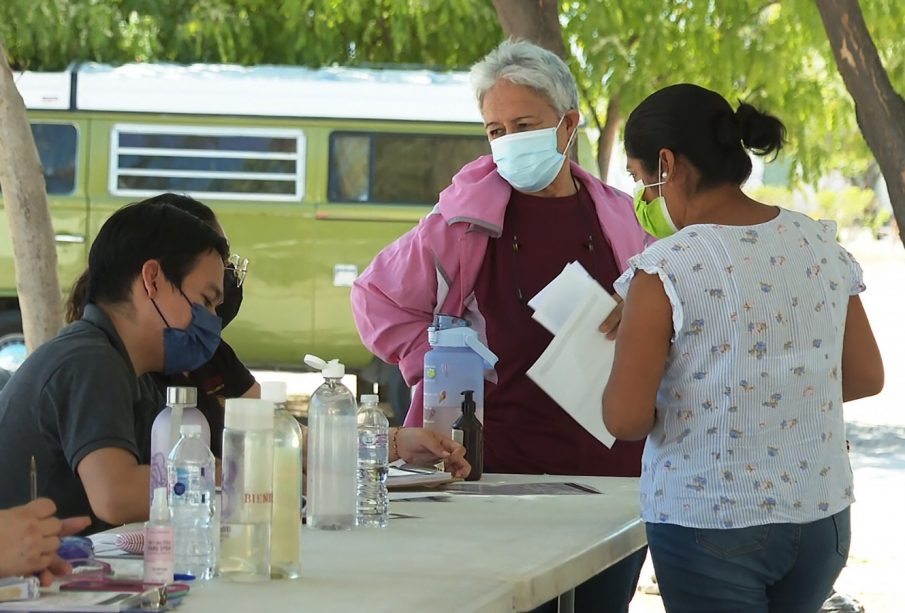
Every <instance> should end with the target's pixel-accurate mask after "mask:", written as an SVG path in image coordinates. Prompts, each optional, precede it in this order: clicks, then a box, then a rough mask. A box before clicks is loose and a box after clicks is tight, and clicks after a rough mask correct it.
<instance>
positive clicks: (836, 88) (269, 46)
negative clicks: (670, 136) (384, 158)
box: [0, 0, 905, 181]
mask: <svg viewBox="0 0 905 613" xmlns="http://www.w3.org/2000/svg"><path fill="white" fill-rule="evenodd" d="M559 1H560V20H561V23H562V24H563V28H564V36H565V38H566V42H567V47H568V48H569V49H570V50H571V51H572V53H573V56H574V57H573V58H572V60H571V62H572V67H573V70H574V72H575V74H576V76H577V78H578V81H579V84H580V86H581V88H582V90H583V91H584V92H585V93H586V97H587V99H588V100H591V101H593V102H592V105H593V107H594V110H596V111H597V112H598V113H599V116H600V117H601V118H602V117H603V114H604V113H605V109H606V105H607V102H608V100H609V99H610V98H611V97H613V96H615V97H616V98H617V100H618V103H619V109H620V112H621V114H622V116H623V118H624V117H625V116H627V115H628V113H629V112H630V111H631V109H632V108H634V107H635V106H636V105H637V104H638V103H639V102H640V101H641V100H642V99H643V98H644V97H645V96H646V95H648V94H649V93H651V92H652V91H654V90H655V89H658V88H660V87H663V86H665V85H668V84H671V83H677V82H683V81H686V82H694V83H698V84H700V85H703V86H705V87H709V88H711V89H714V90H716V91H718V92H720V93H721V94H723V95H725V96H726V97H727V98H728V99H729V100H730V101H733V102H734V101H737V100H745V101H747V102H750V103H752V104H754V105H755V106H758V107H759V108H762V109H763V110H765V111H767V112H770V113H773V114H775V115H777V116H778V117H779V118H780V119H782V120H783V121H784V122H785V124H786V126H787V128H788V130H789V134H788V135H789V144H788V148H787V150H786V156H787V157H788V158H790V159H794V160H796V164H794V165H792V166H791V167H790V169H791V172H792V174H793V175H794V178H797V179H804V180H806V181H810V180H812V179H814V178H815V177H817V176H819V175H820V174H822V173H824V172H825V171H826V170H828V169H840V170H842V172H843V173H844V174H846V175H847V176H859V175H863V174H865V173H866V171H867V168H868V165H869V163H870V162H871V160H872V156H871V155H870V152H869V150H868V149H867V146H866V144H865V143H864V140H863V138H862V137H861V134H860V131H859V130H858V126H857V123H856V120H855V113H854V105H853V103H852V101H851V98H850V97H849V95H848V93H847V91H846V90H845V87H844V85H843V83H842V80H841V78H840V77H839V75H838V73H837V70H836V67H835V63H834V60H833V57H832V53H831V49H830V47H829V44H828V42H827V40H826V35H825V33H824V29H823V25H822V23H821V21H820V17H819V14H818V12H817V10H816V8H815V6H814V4H813V0H782V1H781V2H780V1H779V0H733V1H732V2H715V1H714V0H681V1H679V0H646V1H645V2H636V1H632V0H559ZM861 5H862V9H863V11H864V14H865V19H866V21H867V24H868V27H869V28H870V30H871V34H872V35H873V37H874V41H875V42H876V43H877V46H878V48H879V51H880V56H881V57H882V59H883V60H884V63H885V66H886V68H887V71H888V73H889V77H890V80H891V81H892V84H893V86H894V87H897V88H899V90H900V91H902V89H903V88H905V37H903V36H902V24H903V23H905V2H902V1H901V0H863V1H862V2H861ZM502 36H503V34H502V30H501V28H500V25H499V22H498V19H497V15H496V12H495V10H494V8H493V5H492V3H491V2H490V1H489V0H3V2H0V39H3V40H4V41H5V44H6V45H7V50H8V53H9V55H10V57H11V59H12V60H13V62H14V63H15V64H17V65H18V67H20V68H22V67H27V68H29V69H32V70H59V69H62V68H65V67H66V66H67V65H68V64H70V63H71V62H73V61H85V60H95V61H102V62H109V63H120V62H130V61H172V62H180V63H192V62H228V63H239V64H293V65H304V66H328V65H334V64H338V65H350V66H355V65H381V64H395V65H399V64H408V65H417V66H426V67H435V68H467V67H468V66H469V65H471V64H472V63H473V62H475V61H476V60H477V59H479V58H480V57H482V56H483V55H484V54H485V53H487V52H488V51H489V50H490V49H492V48H493V47H494V46H495V45H496V44H497V43H498V42H499V41H500V40H501V39H502Z"/></svg>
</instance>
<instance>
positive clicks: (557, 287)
mask: <svg viewBox="0 0 905 613" xmlns="http://www.w3.org/2000/svg"><path fill="white" fill-rule="evenodd" d="M595 287H596V288H599V289H600V291H603V288H602V287H600V284H599V283H597V281H595V280H594V278H593V277H592V276H591V275H589V274H588V271H587V270H585V269H584V267H583V266H582V265H581V264H580V263H579V262H570V263H569V264H566V266H565V268H563V270H562V272H561V273H559V275H557V277H556V278H555V279H553V280H552V281H550V283H548V284H547V286H546V287H545V288H544V289H542V290H541V291H539V292H538V293H537V295H536V296H534V298H532V299H531V300H529V301H528V306H529V307H531V308H532V309H534V313H533V314H532V315H531V317H532V318H533V319H534V320H535V321H536V322H537V323H539V324H540V325H542V326H543V327H545V328H546V329H547V330H549V331H550V332H552V333H553V334H556V333H558V332H559V331H560V329H561V328H562V327H563V326H564V325H565V323H566V321H568V319H569V316H570V315H571V314H572V313H573V312H574V310H575V305H576V304H578V301H579V300H581V298H582V297H583V296H584V295H585V294H586V293H587V292H589V291H593V290H594V288H595ZM600 321H603V319H602V318H601V320H600Z"/></svg>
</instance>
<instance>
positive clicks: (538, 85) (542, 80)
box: [470, 40, 578, 115]
mask: <svg viewBox="0 0 905 613" xmlns="http://www.w3.org/2000/svg"><path fill="white" fill-rule="evenodd" d="M470 78H471V86H472V88H473V89H474V93H475V98H477V101H478V108H479V109H480V108H481V107H482V106H483V105H484V96H485V95H486V94H487V92H488V90H490V88H491V87H493V86H494V85H496V83H497V81H499V80H500V79H506V80H507V81H510V82H512V83H515V84H516V85H526V86H528V87H530V88H532V89H533V90H535V91H536V92H537V93H538V94H540V95H542V96H544V97H545V98H546V99H547V100H549V101H550V104H552V105H553V108H555V109H556V111H557V112H558V113H559V114H560V115H562V114H563V113H565V112H566V111H568V110H571V109H576V110H578V87H577V86H576V85H575V77H573V76H572V73H571V71H569V67H568V66H567V65H566V63H565V62H564V61H562V59H561V58H560V57H559V56H558V55H556V54H555V53H553V52H552V51H547V50H546V49H544V48H542V47H538V46H537V45H534V44H532V43H529V42H527V41H523V40H506V41H503V43H502V44H500V46H499V47H497V48H496V49H494V50H493V51H491V52H490V53H488V54H487V55H486V56H485V57H484V59H482V60H481V61H480V62H478V63H477V64H475V65H474V66H472V68H471V74H470Z"/></svg>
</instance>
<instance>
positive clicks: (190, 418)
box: [151, 386, 211, 498]
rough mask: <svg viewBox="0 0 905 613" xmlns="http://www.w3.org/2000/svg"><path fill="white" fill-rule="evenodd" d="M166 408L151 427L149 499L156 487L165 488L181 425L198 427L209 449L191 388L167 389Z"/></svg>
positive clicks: (208, 431) (208, 432)
mask: <svg viewBox="0 0 905 613" xmlns="http://www.w3.org/2000/svg"><path fill="white" fill-rule="evenodd" d="M166 398H167V399H166V406H165V407H164V408H163V410H162V411H160V413H158V414H157V417H156V418H154V425H153V426H151V498H153V497H154V490H155V489H156V488H158V487H167V457H169V455H170V452H171V451H173V447H175V446H176V443H177V442H179V429H180V428H181V427H182V425H183V424H197V425H199V426H201V440H202V441H204V444H205V445H207V446H208V447H210V446H211V427H210V424H209V423H208V422H207V418H206V417H205V416H204V413H202V412H201V411H199V410H198V408H197V407H198V390H197V389H195V388H194V387H175V386H173V387H168V388H167V394H166Z"/></svg>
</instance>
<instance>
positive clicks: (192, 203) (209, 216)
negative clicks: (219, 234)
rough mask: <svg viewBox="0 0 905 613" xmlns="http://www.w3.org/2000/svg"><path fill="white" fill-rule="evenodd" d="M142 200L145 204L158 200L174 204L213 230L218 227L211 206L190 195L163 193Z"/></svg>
mask: <svg viewBox="0 0 905 613" xmlns="http://www.w3.org/2000/svg"><path fill="white" fill-rule="evenodd" d="M143 202H145V203H147V204H156V203H158V202H162V203H165V204H169V205H171V206H175V207H176V208H177V209H182V210H183V211H185V212H186V213H189V214H190V215H192V216H193V217H196V218H198V219H200V220H201V221H203V222H204V223H206V224H207V225H209V226H210V227H212V228H214V229H215V230H216V229H217V228H219V227H220V222H218V221H217V216H216V215H215V214H214V211H213V210H212V209H211V207H209V206H207V205H206V204H204V203H203V202H200V201H198V200H195V199H194V198H192V197H190V196H185V195H182V194H172V193H165V194H160V195H157V196H154V197H152V198H148V199H147V200H143Z"/></svg>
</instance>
